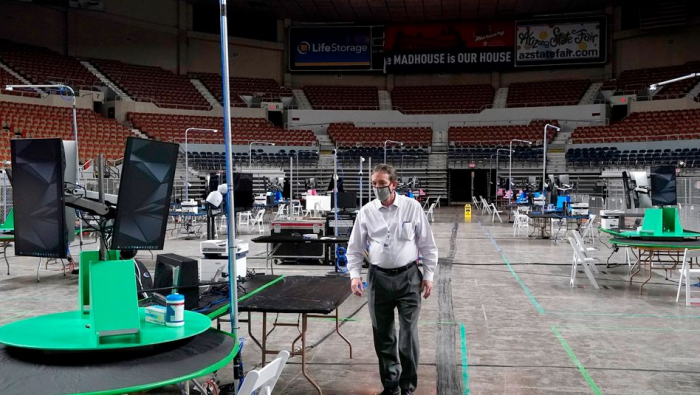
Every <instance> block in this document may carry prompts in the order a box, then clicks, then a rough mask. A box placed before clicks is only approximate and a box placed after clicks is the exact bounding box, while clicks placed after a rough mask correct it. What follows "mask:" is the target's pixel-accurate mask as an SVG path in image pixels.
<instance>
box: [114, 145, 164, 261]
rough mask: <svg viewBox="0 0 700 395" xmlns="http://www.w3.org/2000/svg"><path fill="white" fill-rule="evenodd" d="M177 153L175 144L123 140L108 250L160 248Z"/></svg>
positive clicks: (161, 247) (161, 246) (162, 241)
mask: <svg viewBox="0 0 700 395" xmlns="http://www.w3.org/2000/svg"><path fill="white" fill-rule="evenodd" d="M177 153H178V145H177V144H172V143H164V142H160V141H152V140H144V139H138V138H129V139H128V140H127V142H126V151H125V153H124V165H123V167H122V178H121V181H120V184H119V200H118V201H117V216H116V218H115V220H114V233H113V236H112V247H111V248H112V249H114V250H162V249H163V243H164V242H165V227H166V225H167V221H168V213H169V209H170V196H171V195H172V191H173V180H174V178H175V166H176V165H177Z"/></svg>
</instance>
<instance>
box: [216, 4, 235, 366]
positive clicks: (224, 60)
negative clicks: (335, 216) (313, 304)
mask: <svg viewBox="0 0 700 395" xmlns="http://www.w3.org/2000/svg"><path fill="white" fill-rule="evenodd" d="M226 2H227V0H219V10H220V11H219V26H220V28H219V31H220V32H221V80H222V84H223V98H224V100H223V103H222V104H223V105H224V145H225V149H226V184H227V185H226V186H227V189H228V192H227V194H226V203H227V206H228V213H226V225H227V228H226V229H228V232H226V233H227V241H228V273H229V276H228V280H229V285H228V300H229V310H228V312H229V318H230V321H231V334H232V335H233V338H234V339H238V329H239V328H238V303H237V301H238V286H237V284H238V279H237V276H236V273H237V270H236V245H235V243H236V218H235V217H236V216H235V209H234V207H235V202H234V200H235V199H234V197H233V195H234V190H233V160H232V158H231V157H232V155H231V149H232V148H231V143H233V139H232V130H231V89H230V84H231V83H230V80H229V61H228V6H227V4H226ZM236 358H240V353H239V354H238V355H237V356H236Z"/></svg>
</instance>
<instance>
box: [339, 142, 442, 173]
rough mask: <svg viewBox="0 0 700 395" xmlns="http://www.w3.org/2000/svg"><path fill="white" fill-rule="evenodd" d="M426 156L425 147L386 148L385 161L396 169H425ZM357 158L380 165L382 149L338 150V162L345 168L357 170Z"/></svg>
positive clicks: (382, 156) (356, 148)
mask: <svg viewBox="0 0 700 395" xmlns="http://www.w3.org/2000/svg"><path fill="white" fill-rule="evenodd" d="M428 154H429V151H428V148H427V147H426V148H423V147H415V146H413V147H412V146H407V147H406V146H404V147H396V146H394V147H387V152H386V161H387V162H389V163H391V164H393V165H394V166H396V167H398V168H401V167H413V168H415V167H426V166H427V165H428ZM359 157H363V158H365V159H369V158H372V163H382V162H383V161H384V147H369V148H365V147H353V148H342V149H340V150H338V160H339V161H340V162H341V163H342V164H343V166H346V167H347V168H350V169H355V168H357V167H358V166H359Z"/></svg>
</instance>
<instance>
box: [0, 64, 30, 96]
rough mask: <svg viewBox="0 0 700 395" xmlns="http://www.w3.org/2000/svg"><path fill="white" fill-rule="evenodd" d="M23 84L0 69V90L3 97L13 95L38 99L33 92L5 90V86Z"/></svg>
mask: <svg viewBox="0 0 700 395" xmlns="http://www.w3.org/2000/svg"><path fill="white" fill-rule="evenodd" d="M22 83H23V82H22V81H20V80H18V79H17V78H15V76H13V75H12V74H10V73H8V72H7V70H5V69H0V90H1V91H2V93H3V94H5V95H15V96H27V97H39V94H38V93H37V92H36V91H33V90H27V89H23V90H17V89H15V90H11V91H8V90H6V89H5V86H6V85H21V84H22Z"/></svg>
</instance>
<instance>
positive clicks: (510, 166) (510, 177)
mask: <svg viewBox="0 0 700 395" xmlns="http://www.w3.org/2000/svg"><path fill="white" fill-rule="evenodd" d="M513 142H516V143H527V145H532V141H527V140H519V139H513V140H510V146H509V147H508V148H509V151H510V152H509V153H508V162H509V163H508V190H509V191H512V190H513V189H512V186H513ZM510 196H511V198H512V197H513V194H512V193H511V195H510Z"/></svg>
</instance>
